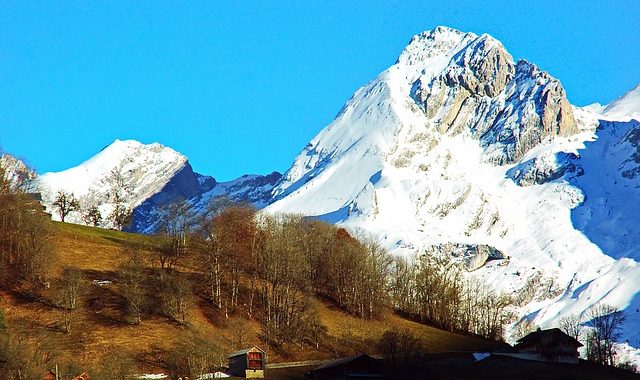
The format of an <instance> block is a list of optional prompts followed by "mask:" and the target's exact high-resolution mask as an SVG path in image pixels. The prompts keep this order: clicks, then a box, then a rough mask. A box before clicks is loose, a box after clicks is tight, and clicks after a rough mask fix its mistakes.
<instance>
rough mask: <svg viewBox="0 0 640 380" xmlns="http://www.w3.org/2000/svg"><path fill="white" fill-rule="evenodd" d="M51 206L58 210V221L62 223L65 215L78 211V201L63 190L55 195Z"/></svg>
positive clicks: (71, 194)
mask: <svg viewBox="0 0 640 380" xmlns="http://www.w3.org/2000/svg"><path fill="white" fill-rule="evenodd" d="M53 206H55V208H56V209H57V210H58V214H60V220H61V221H62V222H63V223H64V219H65V218H66V217H67V215H69V214H70V213H71V212H73V211H77V210H79V209H80V201H78V199H77V198H76V197H75V195H73V193H67V192H66V191H64V190H60V191H58V193H57V194H56V197H55V199H54V201H53Z"/></svg>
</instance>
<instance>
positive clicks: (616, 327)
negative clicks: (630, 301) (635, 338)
mask: <svg viewBox="0 0 640 380" xmlns="http://www.w3.org/2000/svg"><path fill="white" fill-rule="evenodd" d="M588 318H589V319H590V320H589V322H588V324H589V325H590V326H591V327H592V328H593V329H592V330H591V331H590V332H589V334H588V336H587V358H588V359H589V360H592V361H595V362H597V363H600V364H603V365H610V366H613V365H615V364H616V351H615V349H614V343H615V342H616V340H618V339H619V338H620V334H621V333H622V325H623V324H624V320H625V316H624V313H623V312H622V311H620V310H618V309H616V308H614V307H612V306H610V305H607V304H596V305H594V306H593V307H592V308H591V309H590V310H589V314H588Z"/></svg>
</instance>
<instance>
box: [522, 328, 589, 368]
mask: <svg viewBox="0 0 640 380" xmlns="http://www.w3.org/2000/svg"><path fill="white" fill-rule="evenodd" d="M579 347H582V343H580V342H578V341H577V340H576V339H574V338H573V337H571V336H569V335H567V334H565V333H564V332H563V331H562V330H560V329H558V328H554V329H549V330H540V329H538V330H537V331H534V332H532V333H530V334H529V335H527V336H524V337H522V338H520V339H518V344H516V345H515V346H514V348H515V349H516V350H517V351H518V354H522V355H528V356H530V357H531V358H530V359H531V360H539V361H547V362H561V363H574V364H577V363H578V358H579V357H580V354H579V353H578V348H579ZM523 358H524V357H523Z"/></svg>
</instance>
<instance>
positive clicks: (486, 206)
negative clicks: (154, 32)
mask: <svg viewBox="0 0 640 380" xmlns="http://www.w3.org/2000/svg"><path fill="white" fill-rule="evenodd" d="M639 119H640V85H639V86H637V87H635V88H634V89H633V90H631V91H629V92H628V93H627V94H625V95H624V96H623V97H621V98H619V99H617V100H615V101H614V102H612V103H611V104H610V105H607V106H598V105H593V106H589V107H582V108H581V107H575V106H572V105H571V104H570V103H569V102H568V100H567V96H566V93H565V90H564V89H563V87H562V85H561V83H560V81H559V80H558V79H556V78H553V77H552V76H551V75H549V74H548V73H546V72H545V71H544V70H542V69H541V68H539V67H537V66H536V65H534V64H533V63H530V62H526V61H524V60H514V59H513V57H512V56H511V55H510V54H509V53H508V51H507V50H506V49H505V47H504V46H503V45H502V44H501V43H500V42H499V41H497V40H496V39H494V38H493V37H491V36H489V35H486V34H483V35H476V34H473V33H465V32H461V31H458V30H455V29H451V28H447V27H437V28H435V29H433V30H431V31H427V32H424V33H421V34H418V35H416V36H415V37H413V39H411V41H410V42H409V44H408V45H407V46H406V47H405V48H404V50H403V51H402V52H401V53H400V55H399V58H398V59H397V61H396V62H395V64H393V65H392V66H391V67H389V68H388V69H387V70H384V71H383V72H382V73H380V74H379V75H378V76H377V77H376V78H374V79H373V80H372V81H371V82H369V83H368V84H366V85H364V86H363V87H362V88H360V89H358V90H357V91H356V92H355V93H354V94H353V96H352V97H351V98H350V99H349V100H348V101H347V102H346V104H345V105H344V106H343V107H342V109H341V110H340V112H339V113H338V115H337V116H336V118H335V120H334V121H333V122H332V123H331V124H329V125H328V126H327V127H326V128H324V129H323V130H322V131H320V133H318V135H317V136H316V137H314V138H313V139H312V140H311V141H310V142H309V143H308V144H307V145H306V146H305V147H304V148H303V149H302V151H301V152H300V154H299V155H298V156H297V157H296V158H295V160H294V162H293V164H292V166H291V167H290V168H289V170H287V172H286V173H285V174H284V176H281V175H280V174H279V173H277V172H274V173H272V174H269V175H267V176H256V175H247V176H242V177H240V178H238V179H236V180H233V181H229V182H223V183H218V182H217V181H216V180H215V179H214V178H212V177H209V176H204V175H200V174H198V173H195V172H194V171H193V169H192V168H191V165H190V164H189V162H188V160H187V159H186V157H184V156H182V155H181V154H179V153H177V152H175V151H173V150H171V149H170V148H167V147H163V146H161V145H159V144H150V145H143V144H140V143H138V142H133V141H116V142H115V143H114V144H112V145H111V146H109V147H107V148H105V149H104V150H103V151H102V152H101V153H99V154H98V155H96V156H95V157H94V158H92V159H90V160H89V161H87V162H85V163H84V164H82V165H80V166H78V167H76V168H73V169H69V170H67V171H64V172H61V173H48V174H45V175H43V176H41V177H40V178H39V179H38V180H37V182H36V183H37V184H38V186H39V188H40V189H41V191H42V193H43V200H44V204H45V205H46V206H47V207H48V209H49V210H51V209H52V199H53V198H52V197H53V196H54V195H55V193H56V192H57V191H58V190H61V189H64V190H67V191H73V192H74V193H75V194H76V195H77V196H79V197H82V198H83V199H89V198H92V199H94V201H95V200H97V201H98V203H99V204H100V207H101V210H102V211H103V213H108V212H109V210H110V207H112V206H111V205H110V202H111V201H110V199H109V195H108V193H107V192H106V190H105V189H106V188H107V186H106V185H107V182H108V177H109V173H111V171H113V170H118V171H119V172H121V173H123V175H124V177H125V178H126V181H127V184H128V186H129V188H130V189H131V191H130V192H129V195H128V197H127V202H128V205H130V207H131V208H133V209H134V223H133V230H135V231H139V232H145V233H152V232H153V231H155V230H157V228H158V221H159V217H160V215H161V210H162V207H163V205H166V204H170V203H173V202H176V201H178V200H184V201H186V202H187V204H188V205H189V207H191V209H192V210H194V213H195V214H198V213H199V212H204V211H203V210H206V208H207V204H208V203H209V202H210V201H211V200H212V199H214V198H215V197H217V196H221V195H224V196H228V197H230V198H231V199H232V200H234V201H237V202H250V203H252V204H253V205H255V206H256V207H257V208H264V211H263V212H267V213H278V212H288V213H298V214H304V215H307V216H310V217H317V218H320V219H323V220H325V221H329V222H332V223H337V224H339V225H341V226H344V227H347V228H351V229H357V230H364V231H367V232H369V233H371V234H374V235H375V236H377V237H378V238H379V239H380V240H381V241H382V243H383V244H384V245H385V246H386V247H387V248H388V249H389V250H390V251H391V252H392V253H393V254H395V255H401V256H406V257H415V256H416V255H422V254H427V255H437V256H441V258H444V259H450V260H452V261H454V262H456V263H459V264H460V265H461V267H462V268H464V269H465V270H467V271H468V275H469V276H470V277H474V278H476V279H479V280H480V281H483V282H484V283H485V284H487V286H488V287H490V288H492V289H493V290H494V291H495V292H497V293H500V294H506V295H514V296H515V295H521V294H526V295H527V297H528V298H526V300H525V301H526V302H525V301H522V302H521V303H520V304H519V307H518V308H517V310H515V312H516V313H517V318H516V319H515V320H514V321H513V326H516V325H518V324H521V323H533V324H537V325H540V326H541V327H547V326H554V325H555V324H556V323H557V321H558V320H559V319H560V318H562V317H565V316H569V315H572V314H576V315H581V316H586V315H587V313H588V310H589V308H590V307H592V306H593V305H595V304H598V303H607V304H610V305H612V306H614V307H616V308H620V309H623V310H625V311H626V313H627V314H626V315H627V323H626V324H625V329H626V330H625V332H624V339H625V340H626V341H627V342H628V344H630V345H631V346H633V347H640V333H639V331H640V328H639V327H640V314H638V313H637V311H636V310H638V309H640V292H639V290H638V289H640V265H638V261H637V260H638V259H639V258H640V251H639V250H638V249H639V248H638V247H640V233H638V232H639V231H638V226H639V225H640V216H639V215H640V201H638V199H640V121H639ZM54 215H55V213H54ZM71 221H74V222H79V220H77V219H76V220H74V219H73V218H71ZM520 299H523V298H522V297H520Z"/></svg>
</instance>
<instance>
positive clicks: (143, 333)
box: [0, 222, 499, 373]
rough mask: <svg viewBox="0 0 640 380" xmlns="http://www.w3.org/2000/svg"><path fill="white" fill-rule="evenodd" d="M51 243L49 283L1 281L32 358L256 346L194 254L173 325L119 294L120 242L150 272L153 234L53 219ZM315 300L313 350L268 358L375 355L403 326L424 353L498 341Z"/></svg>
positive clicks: (158, 359)
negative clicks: (180, 316) (65, 305)
mask: <svg viewBox="0 0 640 380" xmlns="http://www.w3.org/2000/svg"><path fill="white" fill-rule="evenodd" d="M51 244H52V249H53V255H54V256H55V257H54V260H53V264H51V269H50V274H51V276H52V277H53V279H52V281H51V284H52V286H51V288H49V289H46V290H41V291H37V292H33V291H25V290H24V289H20V288H15V287H12V286H8V285H4V286H3V288H2V289H1V290H0V296H1V298H2V300H1V307H2V308H3V309H4V313H5V322H6V324H7V326H9V329H10V331H11V332H12V334H13V335H14V336H19V337H22V338H23V339H22V343H21V344H25V345H27V346H29V347H31V351H30V352H33V353H34V355H40V356H43V355H44V356H46V355H50V356H51V358H50V359H48V360H44V359H43V358H40V359H42V360H41V361H42V362H47V363H48V365H50V364H53V363H59V364H61V365H67V366H69V365H73V366H75V367H76V368H87V369H89V368H96V367H98V366H100V365H104V363H106V362H109V361H118V360H120V359H119V358H127V357H129V358H133V359H132V365H133V366H134V367H135V370H136V371H137V372H138V373H142V372H147V373H148V372H160V371H167V370H169V369H170V368H171V366H172V361H173V360H174V358H175V357H176V355H177V354H176V352H177V351H180V350H181V351H184V350H186V348H185V347H188V346H189V344H192V343H193V342H196V341H203V342H205V344H206V345H207V346H208V347H210V348H211V349H212V352H215V354H216V355H218V357H219V359H220V361H221V362H224V357H225V356H226V354H228V353H230V352H232V351H233V350H236V349H239V348H242V346H249V345H254V344H255V345H258V346H261V347H265V346H264V343H263V342H262V341H261V339H260V331H261V330H260V324H259V323H258V322H257V321H256V320H248V319H246V313H245V311H244V310H243V309H242V307H241V308H240V309H239V310H237V311H236V313H235V315H229V317H228V318H227V317H226V316H225V313H224V311H223V310H220V309H218V308H214V307H213V306H211V304H210V302H209V300H208V299H207V298H206V296H205V295H204V294H205V291H204V289H203V286H202V285H201V281H200V277H201V275H200V274H199V272H198V264H197V262H196V261H195V260H194V259H188V258H187V259H185V260H183V261H182V262H180V264H179V265H178V266H177V267H176V270H178V271H180V272H183V273H186V274H187V275H188V278H189V280H190V283H191V284H192V285H191V293H192V297H191V300H190V303H189V308H188V312H187V318H186V320H187V323H186V324H178V323H176V322H174V321H171V320H169V319H168V318H166V317H164V316H162V315H161V314H160V313H157V312H155V311H154V310H153V308H152V309H149V310H145V312H144V313H143V318H142V323H141V324H139V325H135V324H132V323H131V320H130V318H129V317H128V316H127V313H126V302H125V300H124V298H123V296H122V292H123V289H122V280H121V276H120V273H119V268H121V267H122V265H124V264H125V263H126V262H127V259H128V256H127V254H126V250H127V247H130V246H134V245H135V246H140V247H142V256H143V258H144V265H145V267H146V270H147V273H149V274H151V275H153V273H154V268H155V269H157V268H158V266H159V262H158V260H157V258H156V253H154V251H153V249H154V247H157V246H158V244H159V241H158V240H157V239H155V238H153V237H148V236H142V235H136V234H128V233H123V232H118V231H111V230H104V229H97V228H91V227H86V226H78V225H71V224H63V223H55V222H52V223H51ZM64 268H66V269H67V270H68V269H77V270H79V271H80V272H81V273H82V277H83V280H82V281H83V282H82V286H81V289H82V291H81V295H80V299H79V305H80V306H79V307H78V309H77V311H75V312H74V313H73V315H72V317H71V319H72V321H71V328H70V331H69V332H65V331H64V328H63V323H62V320H63V311H62V310H61V309H60V308H58V307H56V306H55V304H56V303H55V300H56V284H57V283H58V282H59V281H60V279H61V277H62V276H63V269H64ZM243 281H247V280H246V279H243ZM144 291H145V292H146V293H147V294H149V295H150V296H153V295H154V293H155V292H156V291H157V289H154V288H153V287H149V288H147V289H144ZM242 297H246V294H244V295H243V294H241V304H242ZM314 302H315V309H316V310H317V314H318V316H319V318H320V320H321V323H322V324H323V325H324V326H326V333H325V334H324V335H323V337H322V339H321V341H320V347H319V349H317V350H316V348H315V347H310V346H309V345H303V346H300V345H298V344H296V345H293V344H292V345H284V346H281V347H279V348H270V349H269V352H268V355H269V360H270V361H271V362H278V361H293V360H305V359H323V358H332V357H338V356H344V355H351V354H355V353H358V352H367V353H375V347H374V346H375V342H376V341H377V340H379V338H380V337H381V335H382V334H383V333H384V332H385V331H387V330H389V329H391V328H394V327H395V328H400V329H403V330H409V331H411V332H412V334H413V335H415V336H416V337H418V338H419V340H420V341H421V343H422V345H423V346H424V349H425V350H426V351H427V352H440V351H468V350H488V349H491V348H495V347H497V346H499V344H497V343H494V342H490V341H486V340H483V339H479V338H475V337H470V336H465V335H459V334H455V333H450V332H445V331H442V330H438V329H435V328H432V327H429V326H425V325H422V324H419V323H416V322H413V321H410V320H408V319H405V318H403V317H401V316H399V315H397V314H394V313H392V312H390V311H387V312H385V313H383V315H382V316H381V317H379V318H378V319H375V320H362V319H358V318H355V317H352V316H349V315H347V314H345V313H344V312H342V311H341V310H340V309H339V308H337V307H336V306H335V305H334V304H332V303H331V302H329V301H325V300H315V301H314ZM265 348H266V347H265ZM40 359H39V360H40ZM45 359H46V358H45ZM45 369H46V368H43V370H45Z"/></svg>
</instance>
